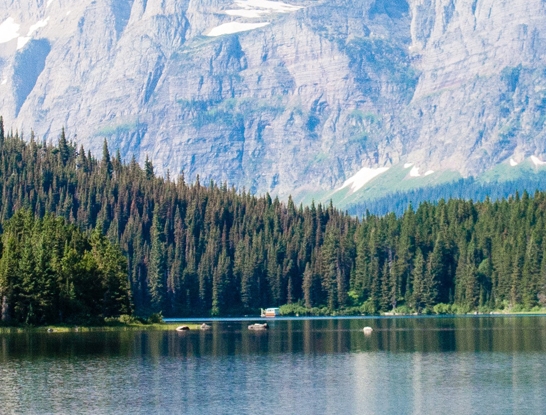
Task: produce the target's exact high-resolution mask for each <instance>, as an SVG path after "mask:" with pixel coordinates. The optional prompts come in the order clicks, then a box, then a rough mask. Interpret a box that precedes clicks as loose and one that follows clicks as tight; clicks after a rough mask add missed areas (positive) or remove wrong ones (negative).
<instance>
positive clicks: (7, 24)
mask: <svg viewBox="0 0 546 415" xmlns="http://www.w3.org/2000/svg"><path fill="white" fill-rule="evenodd" d="M19 27H21V25H20V24H18V23H15V20H14V19H13V17H8V18H7V19H6V20H4V22H3V23H2V24H0V43H7V42H9V41H10V40H13V39H15V38H17V37H19Z"/></svg>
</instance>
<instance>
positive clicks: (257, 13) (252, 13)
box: [225, 9, 271, 18]
mask: <svg viewBox="0 0 546 415" xmlns="http://www.w3.org/2000/svg"><path fill="white" fill-rule="evenodd" d="M225 13H226V14H227V15H228V16H239V17H250V18H256V17H261V16H262V14H269V13H271V12H270V11H269V10H244V9H240V10H226V11H225Z"/></svg>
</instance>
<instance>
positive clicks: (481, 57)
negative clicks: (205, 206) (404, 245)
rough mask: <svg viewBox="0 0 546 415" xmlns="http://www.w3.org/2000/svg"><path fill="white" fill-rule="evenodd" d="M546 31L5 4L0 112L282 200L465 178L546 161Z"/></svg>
mask: <svg viewBox="0 0 546 415" xmlns="http://www.w3.org/2000/svg"><path fill="white" fill-rule="evenodd" d="M516 6H517V7H516ZM256 25H261V26H256ZM545 26H546V11H545V5H544V4H543V2H541V1H540V0H531V1H528V2H517V4H516V5H515V4H514V2H508V1H504V0H503V1H492V0H477V1H476V0H412V1H408V2H406V1H405V0H362V1H351V2H349V1H346V0H323V1H296V0H294V1H290V2H277V1H265V0H235V1H222V0H208V1H192V0H185V1H175V0H166V1H162V2H160V1H143V0H123V1H113V0H97V1H90V0H89V1H83V2H81V1H80V2H75V1H73V0H63V1H60V0H48V1H47V2H46V1H40V0H18V1H14V2H12V1H7V0H0V113H1V114H2V115H3V116H4V120H5V123H6V127H7V128H14V129H19V130H29V129H30V126H32V127H33V128H34V129H35V130H34V131H35V133H36V134H37V135H38V136H39V137H41V138H44V139H45V140H48V141H53V142H56V140H57V139H58V136H59V134H60V129H61V127H62V126H65V127H66V129H67V131H68V132H69V133H70V134H71V135H72V137H74V138H75V139H76V141H78V143H81V144H83V145H84V146H85V147H86V148H90V149H91V150H92V151H93V152H94V153H95V154H100V149H101V148H102V142H103V138H105V137H106V138H107V139H108V142H109V144H110V147H111V148H113V149H119V150H120V152H121V154H122V155H123V156H124V157H126V158H129V157H131V156H132V155H135V157H136V159H137V160H138V161H140V162H141V163H143V162H144V160H145V159H146V157H150V159H151V160H153V162H154V166H155V167H156V171H157V172H159V173H162V174H167V172H168V171H169V172H170V174H173V175H176V174H178V173H181V172H184V174H185V175H186V176H187V177H188V178H189V179H190V180H191V179H193V178H195V176H196V175H197V174H199V175H200V176H201V177H202V178H203V179H204V180H208V179H213V180H215V181H217V182H228V183H229V184H230V185H236V186H237V187H239V188H243V187H245V188H246V189H248V190H250V191H251V192H253V193H265V192H270V193H271V194H275V195H279V196H281V197H287V196H288V194H291V193H298V192H316V191H325V192H328V191H331V190H333V189H337V188H339V187H341V186H342V185H343V183H344V182H346V181H347V180H348V179H350V178H351V177H353V176H354V175H355V174H357V173H358V172H359V171H361V170H362V169H363V168H367V169H370V170H374V171H378V170H379V169H385V168H401V167H402V166H404V165H406V164H409V163H412V164H413V166H414V168H415V169H417V172H416V174H419V175H424V174H427V173H429V174H430V175H431V176H432V178H434V177H435V175H442V174H445V173H443V172H450V171H452V172H455V173H456V174H458V175H460V176H462V177H468V176H475V175H479V174H481V173H483V172H484V171H486V170H487V169H490V168H492V167H494V166H496V165H498V164H500V163H502V162H506V161H508V160H510V159H514V161H515V162H520V161H523V160H524V159H526V158H528V157H530V156H535V157H538V159H539V160H540V161H541V162H542V161H543V160H546V157H545V152H546V148H545V140H544V133H543V126H544V121H545V120H546V75H545V73H546V65H545V62H544V56H543V55H544V54H543V53H542V50H546V49H545V48H544V41H545V39H544V35H543V33H546V31H544V30H542V29H543V28H544V27H545ZM233 30H235V31H236V32H235V33H229V32H230V31H233ZM223 33H225V34H223ZM27 133H28V131H27ZM397 166H398V167H397Z"/></svg>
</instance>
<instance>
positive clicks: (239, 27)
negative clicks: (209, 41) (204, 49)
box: [205, 22, 269, 37]
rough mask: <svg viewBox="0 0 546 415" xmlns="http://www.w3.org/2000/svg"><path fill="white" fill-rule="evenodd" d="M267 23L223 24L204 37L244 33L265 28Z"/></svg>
mask: <svg viewBox="0 0 546 415" xmlns="http://www.w3.org/2000/svg"><path fill="white" fill-rule="evenodd" d="M268 24H269V22H263V23H239V22H230V23H224V24H221V25H220V26H216V27H215V28H213V29H211V30H210V31H209V32H208V33H206V34H205V35H206V36H210V37H214V36H222V35H230V34H232V33H239V32H246V31H249V30H254V29H258V28H259V27H264V26H267V25H268Z"/></svg>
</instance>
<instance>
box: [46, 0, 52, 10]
mask: <svg viewBox="0 0 546 415" xmlns="http://www.w3.org/2000/svg"><path fill="white" fill-rule="evenodd" d="M51 3H53V0H47V4H46V8H48V7H49V6H51Z"/></svg>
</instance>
